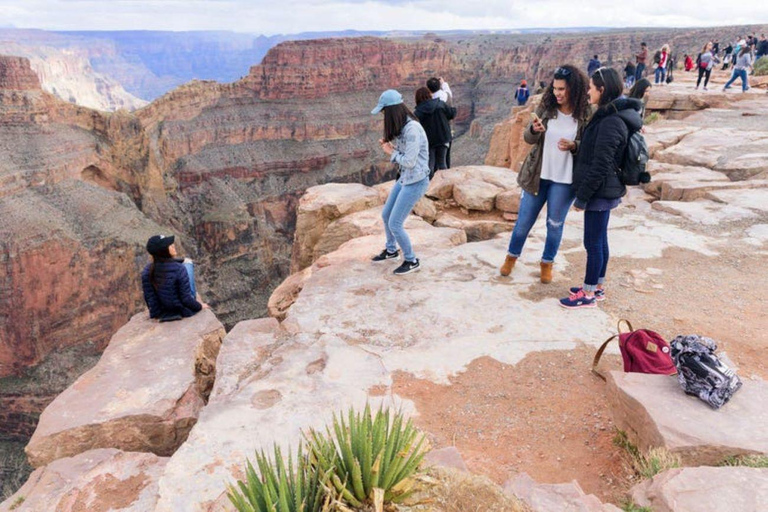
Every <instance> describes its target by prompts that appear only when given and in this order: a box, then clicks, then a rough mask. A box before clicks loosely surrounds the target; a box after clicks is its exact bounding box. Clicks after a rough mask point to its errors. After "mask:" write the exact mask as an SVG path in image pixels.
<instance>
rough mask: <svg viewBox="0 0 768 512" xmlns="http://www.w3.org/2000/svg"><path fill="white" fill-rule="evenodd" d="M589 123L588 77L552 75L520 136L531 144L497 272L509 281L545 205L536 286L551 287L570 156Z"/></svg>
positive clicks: (566, 72) (567, 201) (562, 70)
mask: <svg viewBox="0 0 768 512" xmlns="http://www.w3.org/2000/svg"><path fill="white" fill-rule="evenodd" d="M588 118H589V103H588V101H587V77H586V76H584V73H582V72H581V71H579V70H578V69H577V68H576V67H574V66H569V65H566V66H562V67H559V68H557V70H555V74H554V79H553V80H552V82H551V83H550V85H549V87H548V88H547V89H546V91H544V96H543V97H542V99H541V103H540V104H539V106H538V108H537V109H536V113H535V114H533V115H532V121H531V123H530V124H529V125H528V127H527V128H526V130H525V132H524V133H523V137H524V138H525V142H527V143H528V144H533V147H532V148H531V151H530V152H529V153H528V157H527V158H526V159H525V162H523V166H522V168H521V169H520V173H519V174H518V175H517V183H518V184H519V185H520V188H522V189H523V190H522V193H521V196H520V208H519V211H518V216H517V222H515V229H514V230H513V231H512V238H511V239H510V241H509V248H508V249H507V255H506V257H505V259H504V264H503V265H502V266H501V269H500V272H501V275H503V276H508V275H509V274H510V273H511V272H512V269H513V268H514V266H515V263H516V262H517V259H518V258H519V257H520V254H521V253H522V251H523V245H525V241H526V239H527V238H528V233H530V231H531V228H532V227H533V225H534V224H535V223H536V219H537V218H538V216H539V213H540V212H541V209H542V208H543V207H544V205H545V204H546V205H547V240H546V242H545V244H544V253H543V254H542V256H541V264H540V265H541V282H542V283H550V282H552V266H553V264H554V261H555V256H556V255H557V251H558V249H559V248H560V242H561V240H562V238H563V226H564V224H565V217H566V215H568V210H569V209H570V208H571V204H572V203H573V198H574V196H573V192H572V191H571V182H572V174H573V155H574V154H575V153H576V151H577V150H578V148H579V140H580V139H581V132H582V131H583V129H584V126H585V125H586V124H587V119H588Z"/></svg>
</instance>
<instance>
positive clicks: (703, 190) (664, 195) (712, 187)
mask: <svg viewBox="0 0 768 512" xmlns="http://www.w3.org/2000/svg"><path fill="white" fill-rule="evenodd" d="M766 187H768V181H766V180H749V181H695V180H690V181H688V180H685V179H681V180H679V181H663V182H661V192H660V193H659V196H658V197H659V199H662V200H664V201H696V200H697V199H702V198H710V199H711V196H710V192H715V191H721V190H724V191H734V194H732V195H731V196H732V197H739V196H740V193H741V191H742V190H744V189H751V188H753V189H758V188H766ZM724 197H728V194H726V196H724ZM722 202H730V201H727V200H723V201H722Z"/></svg>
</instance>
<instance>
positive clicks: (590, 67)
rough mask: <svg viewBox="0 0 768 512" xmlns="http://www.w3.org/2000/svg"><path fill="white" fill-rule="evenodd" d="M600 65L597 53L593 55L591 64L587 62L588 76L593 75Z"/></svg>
mask: <svg viewBox="0 0 768 512" xmlns="http://www.w3.org/2000/svg"><path fill="white" fill-rule="evenodd" d="M600 66H601V64H600V60H599V59H598V58H597V55H595V56H593V57H592V58H591V59H590V60H589V64H587V76H592V73H594V72H595V70H597V68H599V67H600Z"/></svg>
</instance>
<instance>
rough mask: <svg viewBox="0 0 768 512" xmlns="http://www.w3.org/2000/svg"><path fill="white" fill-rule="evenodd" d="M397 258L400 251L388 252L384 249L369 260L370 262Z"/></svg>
mask: <svg viewBox="0 0 768 512" xmlns="http://www.w3.org/2000/svg"><path fill="white" fill-rule="evenodd" d="M398 256H400V251H395V252H389V251H388V250H386V249H384V250H383V251H381V253H379V254H377V255H376V256H374V257H373V258H371V261H384V260H392V259H395V258H397V257H398Z"/></svg>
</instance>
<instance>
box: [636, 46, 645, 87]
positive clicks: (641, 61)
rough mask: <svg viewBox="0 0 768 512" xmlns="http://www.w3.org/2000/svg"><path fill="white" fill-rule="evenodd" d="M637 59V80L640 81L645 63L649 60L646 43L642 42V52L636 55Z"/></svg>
mask: <svg viewBox="0 0 768 512" xmlns="http://www.w3.org/2000/svg"><path fill="white" fill-rule="evenodd" d="M635 60H636V61H637V67H636V68H635V82H639V81H640V79H641V78H643V71H645V65H646V62H647V61H648V45H647V44H646V43H640V53H638V54H637V55H635Z"/></svg>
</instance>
